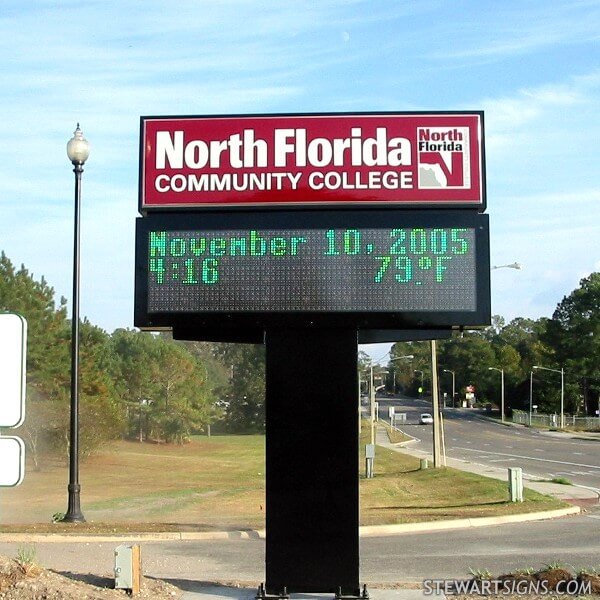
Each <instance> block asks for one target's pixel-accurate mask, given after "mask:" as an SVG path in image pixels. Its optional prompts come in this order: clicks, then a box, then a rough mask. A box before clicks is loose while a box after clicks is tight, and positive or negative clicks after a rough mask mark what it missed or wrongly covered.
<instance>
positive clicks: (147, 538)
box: [0, 506, 581, 544]
mask: <svg viewBox="0 0 600 600" xmlns="http://www.w3.org/2000/svg"><path fill="white" fill-rule="evenodd" d="M580 513H581V509H580V507H579V506H569V507H567V508H561V509H557V510H547V511H542V512H534V513H522V514H517V515H504V516H501V517H475V518H470V519H452V520H448V521H427V522H425V523H399V524H396V525H366V526H363V527H360V528H359V535H360V537H383V536H392V535H402V534H407V533H427V532H430V531H443V530H446V529H468V528H471V527H488V526H491V525H503V524H507V523H525V522H527V521H543V520H547V519H556V518H559V517H566V516H569V515H577V514H580ZM265 537H266V532H265V530H264V529H256V530H255V529H247V530H243V531H180V532H164V533H138V534H131V535H78V534H56V533H0V542H4V543H8V542H20V543H28V544H34V543H45V544H49V543H50V544H51V543H56V544H59V543H64V542H70V543H102V542H137V541H139V542H165V541H177V542H179V541H190V540H198V541H205V540H253V539H254V540H256V539H265Z"/></svg>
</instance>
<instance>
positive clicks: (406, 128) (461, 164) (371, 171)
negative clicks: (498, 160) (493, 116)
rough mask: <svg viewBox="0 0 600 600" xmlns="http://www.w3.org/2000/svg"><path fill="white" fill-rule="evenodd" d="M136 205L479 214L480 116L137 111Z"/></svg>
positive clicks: (481, 175)
mask: <svg viewBox="0 0 600 600" xmlns="http://www.w3.org/2000/svg"><path fill="white" fill-rule="evenodd" d="M140 146H141V157H140V164H141V171H140V210H141V211H142V212H145V211H148V210H152V209H161V208H162V209H167V208H170V209H172V210H173V209H175V210H179V209H186V208H192V207H207V206H215V207H217V206H231V205H237V206H247V205H258V206H263V207H264V206H265V205H268V206H270V205H305V206H313V207H314V206H318V205H328V206H331V205H343V204H353V205H356V204H365V205H373V204H376V205H385V204H389V205H393V206H395V207H396V208H397V207H398V206H399V205H407V206H419V207H422V206H425V207H426V206H433V207H440V206H442V207H443V206H448V207H473V208H478V209H480V210H483V209H484V208H485V198H484V166H483V114H482V113H481V112H473V113H460V114H459V113H436V114H429V113H427V114H425V113H423V114H421V113H402V114H389V113H384V114H334V115H272V116H268V115H263V116H242V117H225V116H223V117H221V116H218V117H156V118H155V117H142V120H141V140H140Z"/></svg>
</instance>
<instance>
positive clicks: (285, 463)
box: [263, 329, 366, 598]
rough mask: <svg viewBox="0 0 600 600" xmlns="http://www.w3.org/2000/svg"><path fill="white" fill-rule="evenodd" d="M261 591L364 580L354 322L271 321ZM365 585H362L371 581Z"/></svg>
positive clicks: (343, 587)
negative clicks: (274, 325) (301, 324)
mask: <svg viewBox="0 0 600 600" xmlns="http://www.w3.org/2000/svg"><path fill="white" fill-rule="evenodd" d="M265 343H266V359H267V360H266V387H267V392H266V429H267V435H266V492H267V498H266V509H267V510H266V530H267V534H266V585H265V587H264V588H263V592H264V594H265V596H264V597H265V598H267V597H271V596H275V597H277V598H284V597H285V596H287V594H289V593H296V592H305V593H329V592H331V593H333V594H336V595H337V597H339V598H346V597H350V598H364V597H363V596H361V591H360V585H359V547H358V414H357V410H358V377H357V333H356V331H355V330H335V331H334V330H322V329H319V330H318V331H314V330H310V329H297V330H293V329H290V330H283V329H279V330H267V333H266V337H265ZM365 591H366V590H365Z"/></svg>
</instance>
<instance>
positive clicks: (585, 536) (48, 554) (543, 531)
mask: <svg viewBox="0 0 600 600" xmlns="http://www.w3.org/2000/svg"><path fill="white" fill-rule="evenodd" d="M598 540H600V507H598V508H596V509H590V510H589V512H587V513H585V514H584V515H581V516H576V517H567V518H564V519H557V520H552V521H538V522H533V523H522V524H511V525H498V526H494V527H486V528H482V529H460V530H453V531H444V532H440V533H418V534H404V535H397V536H389V537H368V538H362V539H361V580H362V581H364V582H366V583H368V584H374V583H396V582H403V581H422V580H423V579H426V578H463V577H467V576H469V573H470V569H474V570H477V569H480V570H483V569H488V570H489V571H490V572H492V573H493V574H501V573H504V572H507V571H509V570H511V569H517V568H527V567H534V568H539V567H542V566H543V565H544V564H548V563H551V562H557V561H558V562H561V563H564V564H569V565H573V566H574V567H576V568H581V567H585V566H588V567H590V566H595V567H596V568H597V567H598V566H600V565H599V564H598V560H599V556H600V555H599V542H598ZM117 545H118V543H117V542H114V543H100V544H99V543H92V542H83V543H81V542H80V543H77V542H74V543H73V542H70V543H38V544H36V551H37V557H38V559H39V561H40V563H41V564H42V565H44V566H46V567H50V568H53V569H56V570H59V571H72V572H84V573H87V572H93V573H95V574H98V575H110V574H111V572H112V567H113V550H114V548H115V547H116V546H117ZM21 546H23V544H17V543H10V544H9V543H0V554H5V555H8V556H15V555H16V553H17V550H18V548H19V547H21ZM264 551H265V546H264V540H262V539H232V540H221V541H219V540H211V541H209V540H207V541H164V542H142V559H143V565H144V572H145V573H146V574H147V575H151V576H154V577H160V578H163V579H169V580H172V581H173V583H175V584H176V585H178V586H179V587H181V588H182V589H194V586H197V582H198V581H203V582H210V581H231V580H237V581H242V582H247V583H249V584H254V583H258V582H260V581H262V580H263V579H264Z"/></svg>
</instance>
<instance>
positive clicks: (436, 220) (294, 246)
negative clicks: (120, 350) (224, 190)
mask: <svg viewBox="0 0 600 600" xmlns="http://www.w3.org/2000/svg"><path fill="white" fill-rule="evenodd" d="M225 222H226V223H227V227H225V226H224V217H223V216H222V215H218V214H212V215H211V214H210V213H207V214H205V215H202V216H201V217H196V216H193V217H192V218H190V216H187V215H170V216H166V215H157V216H154V217H146V218H144V219H138V230H137V253H136V272H137V279H136V325H137V326H140V327H149V326H153V325H154V326H161V325H171V324H172V322H173V321H174V320H175V321H176V320H177V319H180V318H181V317H186V318H188V317H190V316H192V317H193V316H201V317H202V319H204V322H206V323H214V324H216V323H239V324H241V325H243V324H248V323H253V324H258V325H260V326H266V325H268V324H273V323H275V322H278V320H280V321H281V322H286V323H294V322H302V323H311V322H313V320H314V319H315V318H318V317H319V316H327V318H334V319H335V318H337V319H338V320H339V322H340V323H342V322H343V323H346V324H350V323H351V324H353V325H354V326H356V327H358V328H360V327H364V328H367V327H400V326H417V327H423V326H433V325H435V326H438V327H439V326H454V325H478V324H484V323H486V322H487V320H488V319H489V257H488V244H487V241H488V230H487V216H486V215H477V214H470V213H469V214H467V215H465V214H461V212H459V211H453V212H450V211H447V212H446V213H442V214H440V213H438V214H436V215H433V214H432V213H427V212H411V213H407V212H406V211H385V210H379V211H368V212H358V211H354V212H342V213H339V212H331V211H330V212H326V213H324V212H319V211H312V212H305V213H302V215H300V214H299V213H294V212H293V211H283V212H273V213H268V214H265V213H262V214H260V215H259V214H252V213H244V214H234V213H232V214H229V215H227V217H226V221H225ZM336 316H337V317H336Z"/></svg>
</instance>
